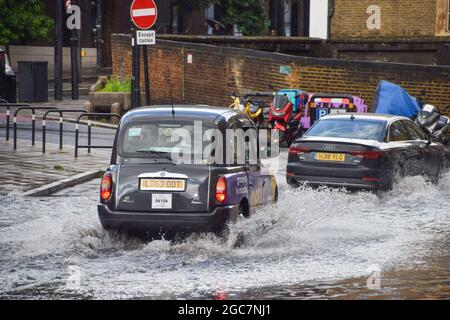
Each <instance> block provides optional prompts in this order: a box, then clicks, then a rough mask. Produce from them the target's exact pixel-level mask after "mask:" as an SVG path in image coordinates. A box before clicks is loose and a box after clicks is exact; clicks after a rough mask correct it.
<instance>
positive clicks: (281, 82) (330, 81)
mask: <svg viewBox="0 0 450 320" xmlns="http://www.w3.org/2000/svg"><path fill="white" fill-rule="evenodd" d="M112 43H113V46H112V48H113V72H114V74H116V75H120V73H121V70H122V72H124V73H125V74H128V75H130V74H131V48H130V43H131V40H130V37H129V36H127V35H113V37H112ZM189 54H191V55H192V62H193V63H192V64H188V63H187V56H188V55H189ZM149 59H150V63H151V73H152V76H151V87H152V98H153V101H152V103H153V104H159V103H168V102H170V90H168V87H169V83H170V84H171V87H172V95H173V99H174V101H175V102H183V103H201V104H210V105H220V106H228V105H229V104H230V103H231V99H230V98H229V97H228V93H230V92H233V91H237V92H240V93H244V92H246V91H257V90H259V91H271V89H270V87H269V86H270V85H272V86H274V87H275V88H276V89H282V88H300V89H303V90H306V91H309V92H316V93H318V92H329V93H350V94H353V95H357V96H360V97H363V98H364V99H366V101H367V102H368V103H369V105H371V104H372V102H373V95H374V91H375V89H376V87H377V85H378V83H379V81H380V80H388V81H391V82H394V83H397V84H399V85H402V86H404V87H405V88H406V89H407V90H408V91H409V92H410V93H411V94H412V95H415V96H420V94H421V91H422V90H425V91H426V94H427V97H426V98H427V101H429V102H430V103H433V104H435V105H437V106H438V107H442V106H446V105H450V67H440V66H419V65H408V64H397V63H377V62H362V61H346V60H333V59H320V58H309V57H297V56H289V55H283V54H277V53H269V52H262V51H254V50H248V49H238V48H228V47H216V46H210V45H204V44H189V43H181V42H174V41H163V40H158V45H157V46H154V47H151V48H149ZM122 61H123V67H121V62H122ZM280 66H290V67H291V69H292V73H291V74H290V75H285V74H282V73H280ZM141 74H142V72H141Z"/></svg>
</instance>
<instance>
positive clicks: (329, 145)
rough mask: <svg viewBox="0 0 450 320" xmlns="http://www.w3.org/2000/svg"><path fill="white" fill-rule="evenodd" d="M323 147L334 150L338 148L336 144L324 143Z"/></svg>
mask: <svg viewBox="0 0 450 320" xmlns="http://www.w3.org/2000/svg"><path fill="white" fill-rule="evenodd" d="M323 148H324V150H327V151H334V150H336V145H334V144H324V145H323Z"/></svg>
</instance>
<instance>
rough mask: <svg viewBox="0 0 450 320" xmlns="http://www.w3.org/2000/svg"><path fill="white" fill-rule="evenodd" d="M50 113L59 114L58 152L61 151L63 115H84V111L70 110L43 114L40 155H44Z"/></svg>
mask: <svg viewBox="0 0 450 320" xmlns="http://www.w3.org/2000/svg"><path fill="white" fill-rule="evenodd" d="M51 113H59V150H62V149H63V139H64V138H63V135H64V118H63V115H64V113H86V111H85V110H80V109H72V110H59V109H57V110H49V111H47V112H46V113H45V114H44V117H43V118H42V153H45V152H46V150H45V147H46V136H47V116H48V115H49V114H51Z"/></svg>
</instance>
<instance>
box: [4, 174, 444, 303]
mask: <svg viewBox="0 0 450 320" xmlns="http://www.w3.org/2000/svg"><path fill="white" fill-rule="evenodd" d="M98 184H99V181H94V182H92V183H89V184H86V185H83V186H79V187H76V188H73V189H68V190H66V191H64V192H62V193H59V194H57V195H55V196H53V197H48V198H39V199H32V200H31V199H25V198H22V197H21V196H20V195H18V194H12V195H9V196H6V197H0V298H3V299H20V298H25V299H43V298H45V299H47V298H50V299H57V298H85V299H103V298H107V299H109V298H112V299H128V298H145V299H174V298H182V299H184V298H187V299H189V298H196V299H210V298H217V299H241V298H242V299H244V298H245V299H247V298H250V299H258V298H268V299H272V298H274V299H304V298H307V299H323V298H338V299H357V298H362V299H366V298H391V299H392V298H393V299H408V298H412V299H415V298H419V299H422V298H424V299H425V298H439V299H449V298H450V252H449V245H450V210H449V208H450V188H449V187H448V186H449V185H450V173H447V174H445V175H444V176H443V178H442V180H441V182H440V183H439V184H438V185H430V184H428V183H427V182H426V181H425V180H424V179H423V178H422V177H411V178H406V179H403V180H402V181H401V182H399V184H397V185H396V186H395V188H394V190H393V191H390V192H388V193H382V194H378V195H376V194H371V193H365V192H361V193H354V194H349V193H347V192H345V191H338V190H329V189H322V190H311V189H308V188H301V189H299V190H290V189H289V188H288V187H287V186H285V185H284V184H283V187H282V189H284V190H282V192H280V201H279V203H278V204H277V205H274V206H270V207H266V208H263V209H261V210H260V211H259V213H258V214H257V215H255V216H254V217H252V218H251V219H249V220H245V221H241V222H239V223H238V224H236V225H235V226H233V228H232V237H231V239H230V240H229V241H228V242H226V243H224V242H223V241H221V240H220V239H217V238H216V237H214V236H212V235H193V236H191V237H190V238H188V239H187V240H186V241H184V242H181V243H176V244H171V243H170V242H169V241H164V240H163V241H154V242H151V243H143V242H141V241H139V240H136V239H130V238H123V237H119V236H109V235H107V234H106V233H104V232H103V231H102V228H101V226H100V224H99V222H98V219H97V212H96V203H97V193H98ZM280 184H282V181H280ZM238 234H244V239H245V241H244V243H243V245H242V246H241V247H239V248H234V246H233V244H234V241H233V237H237V235H238ZM368 280H370V281H371V282H370V284H372V285H374V287H371V288H368V287H367V281H368ZM372 280H373V281H372Z"/></svg>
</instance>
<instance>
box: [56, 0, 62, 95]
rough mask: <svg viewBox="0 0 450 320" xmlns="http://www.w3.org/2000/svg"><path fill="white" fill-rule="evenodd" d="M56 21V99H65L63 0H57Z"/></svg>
mask: <svg viewBox="0 0 450 320" xmlns="http://www.w3.org/2000/svg"><path fill="white" fill-rule="evenodd" d="M55 10H56V19H55V20H56V21H55V100H62V99H63V85H62V83H63V44H62V41H63V40H62V28H63V26H62V25H63V0H58V1H56V5H55Z"/></svg>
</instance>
